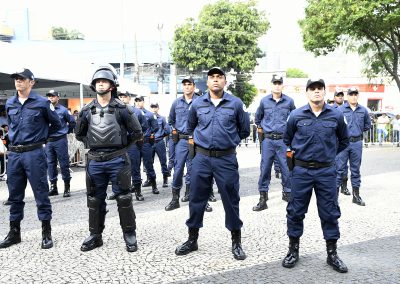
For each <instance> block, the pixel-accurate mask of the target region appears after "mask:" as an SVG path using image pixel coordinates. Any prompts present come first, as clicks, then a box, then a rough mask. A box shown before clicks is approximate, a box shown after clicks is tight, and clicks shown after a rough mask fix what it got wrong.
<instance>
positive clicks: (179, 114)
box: [175, 107, 187, 121]
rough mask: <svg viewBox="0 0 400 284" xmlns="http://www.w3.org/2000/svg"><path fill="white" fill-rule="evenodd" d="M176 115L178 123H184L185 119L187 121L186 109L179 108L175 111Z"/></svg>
mask: <svg viewBox="0 0 400 284" xmlns="http://www.w3.org/2000/svg"><path fill="white" fill-rule="evenodd" d="M175 113H176V120H177V121H182V120H183V119H185V120H186V119H187V117H186V116H187V112H186V109H185V108H183V107H179V108H176V109H175Z"/></svg>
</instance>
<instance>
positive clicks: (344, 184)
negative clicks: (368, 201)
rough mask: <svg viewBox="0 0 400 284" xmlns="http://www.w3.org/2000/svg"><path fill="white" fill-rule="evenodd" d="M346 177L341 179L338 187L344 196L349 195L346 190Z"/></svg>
mask: <svg viewBox="0 0 400 284" xmlns="http://www.w3.org/2000/svg"><path fill="white" fill-rule="evenodd" d="M348 179H349V178H348V177H344V178H343V179H342V184H341V185H340V192H341V193H343V194H344V195H351V193H350V191H349V189H348V188H347V181H348Z"/></svg>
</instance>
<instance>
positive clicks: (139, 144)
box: [136, 139, 143, 148]
mask: <svg viewBox="0 0 400 284" xmlns="http://www.w3.org/2000/svg"><path fill="white" fill-rule="evenodd" d="M136 146H137V147H138V148H142V146H143V139H141V140H138V141H136Z"/></svg>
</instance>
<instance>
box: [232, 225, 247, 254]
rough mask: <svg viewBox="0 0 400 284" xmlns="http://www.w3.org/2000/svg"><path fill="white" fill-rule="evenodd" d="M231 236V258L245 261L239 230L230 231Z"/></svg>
mask: <svg viewBox="0 0 400 284" xmlns="http://www.w3.org/2000/svg"><path fill="white" fill-rule="evenodd" d="M231 235H232V253H233V257H234V258H235V259H237V260H244V259H246V257H247V256H246V254H245V252H244V251H243V249H242V234H241V232H240V230H233V231H231Z"/></svg>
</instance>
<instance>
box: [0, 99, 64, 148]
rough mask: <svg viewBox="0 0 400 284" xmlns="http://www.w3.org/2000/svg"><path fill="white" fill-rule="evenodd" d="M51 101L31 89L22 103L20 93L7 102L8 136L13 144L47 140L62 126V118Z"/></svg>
mask: <svg viewBox="0 0 400 284" xmlns="http://www.w3.org/2000/svg"><path fill="white" fill-rule="evenodd" d="M50 104H51V103H50V101H49V100H48V99H46V98H44V97H41V96H39V95H38V94H37V93H35V92H34V91H31V93H30V94H29V97H28V99H27V100H26V101H25V102H24V104H23V105H22V104H21V103H20V102H19V100H18V94H17V95H15V96H13V97H11V98H9V99H8V100H7V102H6V112H7V116H8V126H9V128H8V129H9V130H8V137H9V139H10V142H11V145H27V144H33V143H39V142H43V143H44V142H45V141H46V140H47V138H48V137H49V134H50V135H51V134H52V133H55V132H57V131H58V130H59V129H60V128H61V122H60V118H59V117H58V115H57V113H56V112H55V111H54V108H53V107H50Z"/></svg>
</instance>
